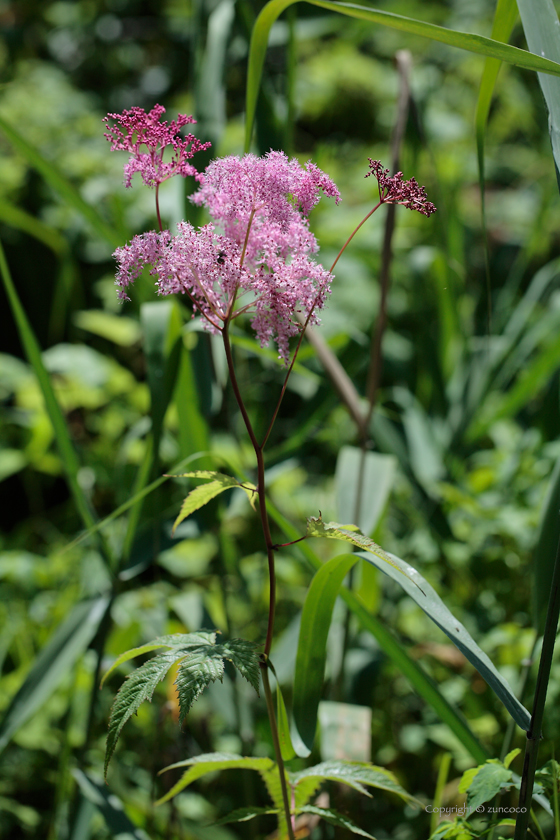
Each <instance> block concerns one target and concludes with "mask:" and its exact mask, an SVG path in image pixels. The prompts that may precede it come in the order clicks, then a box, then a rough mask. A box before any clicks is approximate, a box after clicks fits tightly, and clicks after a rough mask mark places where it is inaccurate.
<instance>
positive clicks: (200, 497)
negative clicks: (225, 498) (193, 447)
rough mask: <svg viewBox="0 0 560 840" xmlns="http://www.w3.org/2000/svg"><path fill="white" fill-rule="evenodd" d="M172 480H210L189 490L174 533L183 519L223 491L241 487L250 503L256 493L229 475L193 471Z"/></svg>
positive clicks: (249, 486) (208, 471) (251, 486)
mask: <svg viewBox="0 0 560 840" xmlns="http://www.w3.org/2000/svg"><path fill="white" fill-rule="evenodd" d="M174 478H211V479H212V481H210V483H209V484H200V485H199V486H198V487H195V489H194V490H191V492H190V493H189V495H188V496H187V497H186V499H185V501H184V502H183V504H182V505H181V510H180V511H179V515H178V517H177V519H176V520H175V522H174V523H173V531H175V529H176V528H177V526H178V525H179V524H180V523H181V522H182V521H183V519H186V518H187V516H190V515H191V513H194V511H195V510H199V509H200V508H201V507H204V505H207V504H208V502H210V501H211V500H212V499H214V498H215V497H216V496H218V495H219V494H220V493H223V492H224V490H230V489H232V488H236V487H241V488H242V489H243V490H245V492H246V493H247V496H248V497H249V501H251V502H252V501H253V497H254V494H255V493H256V491H257V488H256V487H255V486H254V485H253V484H241V483H240V482H239V481H237V479H235V478H233V477H232V476H231V475H224V474H223V473H219V472H212V471H210V470H195V471H194V472H190V473H182V474H181V475H178V476H174Z"/></svg>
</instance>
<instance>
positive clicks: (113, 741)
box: [105, 650, 186, 776]
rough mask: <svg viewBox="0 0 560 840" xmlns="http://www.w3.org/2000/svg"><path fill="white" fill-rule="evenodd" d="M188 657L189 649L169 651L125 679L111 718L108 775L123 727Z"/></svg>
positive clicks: (107, 755) (108, 742) (112, 709)
mask: <svg viewBox="0 0 560 840" xmlns="http://www.w3.org/2000/svg"><path fill="white" fill-rule="evenodd" d="M185 655H186V651H185V650H169V651H165V653H160V654H158V656H154V658H153V659H150V660H149V662H145V663H144V665H142V666H141V667H140V668H137V670H136V671H133V672H132V674H129V676H128V677H127V678H126V679H125V681H124V683H123V684H122V686H121V687H120V689H119V691H118V692H117V696H116V697H115V702H114V703H113V706H112V708H111V716H110V718H109V734H108V736H107V748H106V752H105V776H107V769H108V767H109V762H110V761H111V757H112V755H113V753H114V751H115V747H116V745H117V741H118V740H119V736H120V734H121V731H122V728H123V726H124V725H125V723H126V722H127V720H129V718H131V717H132V715H133V714H134V713H135V712H137V711H138V709H139V708H140V706H141V705H142V703H143V702H144V700H148V701H150V702H151V700H152V696H153V694H154V691H155V688H156V686H157V684H158V683H159V682H161V680H162V679H163V678H164V677H165V675H166V674H167V672H168V671H169V669H170V668H171V666H172V665H174V664H175V662H177V660H178V659H181V658H182V657H184V656H185Z"/></svg>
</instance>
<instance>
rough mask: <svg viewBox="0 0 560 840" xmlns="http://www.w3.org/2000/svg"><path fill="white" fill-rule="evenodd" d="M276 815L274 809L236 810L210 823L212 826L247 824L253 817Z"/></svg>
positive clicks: (276, 811)
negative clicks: (233, 823) (234, 823)
mask: <svg viewBox="0 0 560 840" xmlns="http://www.w3.org/2000/svg"><path fill="white" fill-rule="evenodd" d="M277 813H278V810H277V809H276V808H236V809H235V811H231V813H229V814H227V816H225V817H222V818H221V819H220V820H217V821H216V822H215V823H212V825H227V823H232V822H248V821H249V820H252V819H253V818H254V817H259V816H261V814H277Z"/></svg>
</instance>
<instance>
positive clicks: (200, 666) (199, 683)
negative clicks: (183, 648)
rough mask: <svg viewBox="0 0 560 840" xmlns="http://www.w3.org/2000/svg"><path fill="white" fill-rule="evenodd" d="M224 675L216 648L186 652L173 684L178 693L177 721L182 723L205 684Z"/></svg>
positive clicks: (221, 660)
mask: <svg viewBox="0 0 560 840" xmlns="http://www.w3.org/2000/svg"><path fill="white" fill-rule="evenodd" d="M223 676H224V660H223V657H222V655H221V654H220V653H219V652H218V651H217V650H216V648H214V647H211V646H210V645H208V646H207V647H204V648H201V649H198V648H197V650H196V652H195V653H192V654H187V655H186V656H185V658H184V659H183V661H182V662H181V665H180V666H179V670H178V672H177V679H176V680H175V685H176V686H177V693H178V695H179V709H180V711H179V723H181V724H182V723H183V722H184V720H185V717H186V716H187V714H188V713H189V711H190V709H191V706H192V704H193V703H194V701H195V700H196V698H197V697H198V696H199V695H200V694H202V692H203V691H204V689H205V688H206V686H207V685H209V684H210V683H211V682H215V680H220V681H221V680H222V679H223Z"/></svg>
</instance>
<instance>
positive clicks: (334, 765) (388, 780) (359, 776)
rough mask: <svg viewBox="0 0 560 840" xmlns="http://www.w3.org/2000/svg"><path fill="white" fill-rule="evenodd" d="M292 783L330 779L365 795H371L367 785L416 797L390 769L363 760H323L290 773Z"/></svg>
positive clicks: (402, 795)
mask: <svg viewBox="0 0 560 840" xmlns="http://www.w3.org/2000/svg"><path fill="white" fill-rule="evenodd" d="M288 778H289V779H290V784H293V785H294V784H295V785H297V784H298V783H299V782H301V781H303V780H304V779H311V778H313V779H330V780H331V781H334V782H339V783H340V784H343V785H348V786H349V787H352V788H354V790H357V791H359V793H362V794H363V795H364V796H371V794H370V793H369V792H368V791H367V789H366V787H365V786H367V787H374V788H377V789H378V790H386V791H389V792H390V793H396V794H397V795H398V796H400V797H402V798H403V799H407V800H411V799H414V797H413V796H411V795H410V794H409V793H407V792H406V790H405V789H404V788H403V787H401V785H399V783H398V782H397V780H396V778H395V777H394V776H393V774H392V773H391V772H390V771H389V770H385V769H384V768H383V767H376V766H375V765H374V764H368V763H366V762H361V761H337V760H334V759H333V760H331V761H323V762H321V764H316V765H315V766H314V767H307V768H306V769H305V770H300V771H299V772H298V773H289V774H288Z"/></svg>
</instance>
